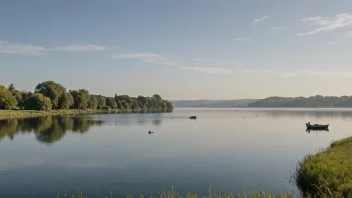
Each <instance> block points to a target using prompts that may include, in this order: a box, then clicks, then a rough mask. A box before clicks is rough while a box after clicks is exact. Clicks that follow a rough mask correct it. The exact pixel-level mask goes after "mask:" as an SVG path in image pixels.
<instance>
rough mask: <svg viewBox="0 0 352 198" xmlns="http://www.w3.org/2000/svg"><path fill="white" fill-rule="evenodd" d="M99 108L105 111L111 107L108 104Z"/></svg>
mask: <svg viewBox="0 0 352 198" xmlns="http://www.w3.org/2000/svg"><path fill="white" fill-rule="evenodd" d="M101 109H102V110H105V111H110V110H111V108H110V107H109V106H105V107H102V108H101Z"/></svg>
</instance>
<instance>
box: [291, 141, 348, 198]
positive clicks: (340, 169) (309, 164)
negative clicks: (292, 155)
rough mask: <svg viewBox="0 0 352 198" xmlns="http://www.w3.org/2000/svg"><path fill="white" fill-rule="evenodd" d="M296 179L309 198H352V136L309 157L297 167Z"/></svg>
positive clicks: (334, 142)
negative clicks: (310, 197)
mask: <svg viewBox="0 0 352 198" xmlns="http://www.w3.org/2000/svg"><path fill="white" fill-rule="evenodd" d="M294 177H295V181H296V185H297V187H298V188H299V189H300V191H301V192H302V193H303V194H304V195H306V196H312V197H316V196H318V197H352V137H347V138H343V139H341V140H338V141H333V142H332V143H331V144H330V146H329V147H327V148H325V149H322V150H321V151H319V152H318V153H316V154H313V155H307V156H306V157H305V158H304V159H303V160H302V161H300V162H299V164H298V165H297V167H296V172H295V175H294Z"/></svg>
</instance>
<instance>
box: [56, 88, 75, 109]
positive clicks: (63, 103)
mask: <svg viewBox="0 0 352 198" xmlns="http://www.w3.org/2000/svg"><path fill="white" fill-rule="evenodd" d="M73 104H74V102H73V97H72V96H71V94H70V93H69V92H68V93H63V94H62V95H61V96H60V98H59V109H69V108H70V106H72V105H73Z"/></svg>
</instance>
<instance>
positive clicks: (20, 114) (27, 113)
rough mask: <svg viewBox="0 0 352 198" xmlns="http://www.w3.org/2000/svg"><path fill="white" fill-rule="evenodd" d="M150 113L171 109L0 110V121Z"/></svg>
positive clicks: (165, 111)
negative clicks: (62, 116)
mask: <svg viewBox="0 0 352 198" xmlns="http://www.w3.org/2000/svg"><path fill="white" fill-rule="evenodd" d="M152 112H162V113H167V112H172V109H163V110H120V109H111V110H102V109H96V110H93V109H86V110H79V109H67V110H62V109H58V110H48V111H37V110H0V120H1V119H11V118H31V117H40V116H49V115H53V116H54V115H92V114H122V113H152Z"/></svg>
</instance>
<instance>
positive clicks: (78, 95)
mask: <svg viewBox="0 0 352 198" xmlns="http://www.w3.org/2000/svg"><path fill="white" fill-rule="evenodd" d="M70 93H71V95H72V97H73V100H74V101H75V102H74V106H75V107H76V108H77V109H87V108H88V101H89V99H90V94H89V92H88V91H87V90H85V89H80V90H78V91H76V90H73V91H71V90H70Z"/></svg>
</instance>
